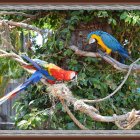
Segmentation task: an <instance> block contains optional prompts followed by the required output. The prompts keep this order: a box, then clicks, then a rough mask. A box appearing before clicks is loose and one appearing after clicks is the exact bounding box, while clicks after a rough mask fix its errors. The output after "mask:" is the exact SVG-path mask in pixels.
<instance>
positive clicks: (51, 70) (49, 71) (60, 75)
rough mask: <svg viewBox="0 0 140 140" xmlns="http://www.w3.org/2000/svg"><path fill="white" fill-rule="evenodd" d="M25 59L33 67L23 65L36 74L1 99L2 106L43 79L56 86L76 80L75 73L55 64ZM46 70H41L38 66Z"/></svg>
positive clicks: (25, 57)
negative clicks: (60, 82)
mask: <svg viewBox="0 0 140 140" xmlns="http://www.w3.org/2000/svg"><path fill="white" fill-rule="evenodd" d="M22 57H23V58H24V59H26V60H27V61H29V62H30V63H31V64H32V65H22V66H23V67H24V68H26V69H30V70H34V71H35V72H34V73H33V74H32V76H31V77H30V78H29V79H27V80H26V81H25V82H24V83H22V84H21V85H19V86H18V87H17V88H16V89H14V90H13V91H11V92H10V93H8V94H7V95H5V96H4V97H2V98H1V99H0V105H1V104H3V103H4V102H5V101H6V100H8V99H9V98H10V97H12V96H13V95H16V94H17V93H18V92H20V91H22V90H24V89H26V88H27V87H28V86H29V85H31V84H35V83H37V82H39V81H40V80H41V79H42V78H45V79H46V80H47V82H49V83H50V84H55V83H56V82H57V81H70V80H72V79H74V78H76V76H77V73H76V72H75V71H67V70H63V69H61V68H60V67H58V66H56V65H54V64H51V63H50V64H48V63H47V62H45V61H42V60H39V59H34V60H31V59H30V58H29V57H27V56H22ZM37 63H38V64H39V65H40V66H42V67H44V68H45V69H43V68H41V67H40V66H39V65H38V64H37Z"/></svg>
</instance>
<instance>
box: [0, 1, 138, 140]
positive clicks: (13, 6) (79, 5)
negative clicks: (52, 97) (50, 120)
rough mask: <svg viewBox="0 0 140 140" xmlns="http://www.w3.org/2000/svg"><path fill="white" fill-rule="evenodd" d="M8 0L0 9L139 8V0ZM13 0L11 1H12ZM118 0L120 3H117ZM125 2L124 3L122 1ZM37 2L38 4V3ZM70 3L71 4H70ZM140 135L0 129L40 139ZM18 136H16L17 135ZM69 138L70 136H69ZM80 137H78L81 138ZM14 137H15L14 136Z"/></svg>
mask: <svg viewBox="0 0 140 140" xmlns="http://www.w3.org/2000/svg"><path fill="white" fill-rule="evenodd" d="M116 1H117V0H116ZM6 2H8V0H5V3H4V2H1V5H0V9H1V10H5V9H9V10H12V9H16V10H22V9H30V10H34V9H42V10H53V9H56V10H60V9H67V10H79V9H85V10H86V9H98V10H118V9H119V10H121V9H122V10H134V9H137V10H140V2H134V1H133V0H131V1H128V3H127V2H125V1H123V0H122V1H121V0H118V1H117V3H111V2H109V0H107V2H106V3H105V2H104V3H100V2H98V1H94V2H91V1H87V3H85V2H81V3H78V2H76V1H75V2H76V3H74V2H71V1H69V2H68V3H64V2H62V4H61V3H58V1H57V2H54V1H51V2H49V1H48V2H46V3H45V1H44V0H42V1H41V2H40V1H36V2H35V3H32V2H27V1H25V2H23V1H22V3H20V2H18V1H16V0H15V1H14V0H11V1H10V0H9V2H10V3H6ZM12 2H13V3H12ZM118 2H120V4H119V3H118ZM124 2H125V3H124ZM38 3H39V4H38ZM91 3H92V4H91ZM70 4H71V5H70ZM110 135H111V136H140V130H104V131H103V130H89V131H88V130H79V131H78V130H76V131H75V130H64V131H63V130H53V131H52V130H26V131H22V130H0V137H1V136H4V137H5V136H6V137H8V136H11V137H13V136H34V137H36V136H39V137H38V138H39V139H40V138H41V137H42V136H51V137H54V138H55V136H61V137H62V136H75V137H76V136H81V138H84V137H87V136H92V137H93V136H94V137H95V136H96V137H97V136H98V137H99V136H110ZM17 138H18V137H17ZM69 138H70V137H69ZM81 138H80V139H81ZM14 139H15V138H14Z"/></svg>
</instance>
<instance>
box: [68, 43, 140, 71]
mask: <svg viewBox="0 0 140 140" xmlns="http://www.w3.org/2000/svg"><path fill="white" fill-rule="evenodd" d="M69 48H70V49H72V50H73V51H75V54H77V55H80V56H89V57H97V58H98V57H100V58H102V59H104V60H105V61H106V62H108V63H109V64H111V65H112V66H113V67H114V68H116V69H118V70H120V71H128V70H129V65H125V64H122V63H120V62H118V61H116V60H115V59H113V58H112V57H110V56H109V55H107V54H106V55H101V54H99V53H94V52H86V51H82V50H79V49H78V47H76V46H75V45H72V46H69ZM132 71H134V72H140V65H137V64H134V65H133V68H132Z"/></svg>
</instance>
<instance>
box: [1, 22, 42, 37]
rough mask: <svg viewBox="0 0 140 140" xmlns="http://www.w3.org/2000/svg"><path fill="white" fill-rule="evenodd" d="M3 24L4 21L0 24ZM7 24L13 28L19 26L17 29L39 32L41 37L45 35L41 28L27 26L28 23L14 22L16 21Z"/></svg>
mask: <svg viewBox="0 0 140 140" xmlns="http://www.w3.org/2000/svg"><path fill="white" fill-rule="evenodd" d="M2 22H3V20H0V24H2ZM5 22H7V23H8V24H9V25H11V26H17V27H21V28H25V29H27V30H33V31H36V32H38V33H39V34H41V35H42V34H43V33H44V30H42V29H40V28H37V27H36V26H33V25H29V24H26V23H22V22H14V21H5Z"/></svg>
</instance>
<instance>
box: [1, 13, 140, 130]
mask: <svg viewBox="0 0 140 140" xmlns="http://www.w3.org/2000/svg"><path fill="white" fill-rule="evenodd" d="M36 12H37V11H34V12H33V13H36ZM47 12H50V11H47ZM30 13H32V12H30ZM5 18H7V17H5ZM10 18H11V16H10V17H9V18H8V19H10ZM12 18H14V19H16V17H12ZM92 21H97V22H99V23H108V24H109V26H110V27H111V29H112V33H113V35H114V36H115V37H116V38H117V39H118V40H119V41H120V42H121V43H122V44H123V43H124V41H125V40H128V44H127V45H126V46H125V47H126V49H127V50H128V51H129V52H130V53H131V56H132V58H133V59H134V60H135V59H137V58H138V57H139V51H140V49H139V46H140V40H139V37H140V32H139V31H140V26H139V25H140V12H139V11H136V10H135V11H104V10H102V11H98V10H88V11H84V10H78V11H52V12H50V14H48V15H47V16H45V17H42V18H39V19H38V20H36V21H32V23H31V24H32V25H36V26H37V27H41V28H42V29H45V28H48V29H51V30H52V35H49V36H47V42H44V44H43V45H42V46H41V47H39V46H37V45H36V43H34V44H33V45H34V48H36V49H35V51H31V50H27V51H26V53H27V54H28V55H30V56H31V57H32V58H35V57H36V58H40V59H43V60H45V61H48V62H51V63H55V64H57V65H59V66H60V67H62V68H65V69H71V70H75V71H77V72H78V83H77V84H75V83H69V85H72V88H71V90H72V92H73V94H74V96H76V97H77V98H80V99H81V98H86V99H98V98H103V97H105V96H107V95H108V94H110V93H112V92H113V91H114V90H115V89H116V87H117V86H118V85H119V84H120V83H121V81H122V80H123V77H124V76H125V73H122V72H119V71H118V70H116V69H114V68H113V67H112V66H110V65H109V64H108V63H105V62H104V61H103V60H101V59H98V58H91V57H81V56H78V55H75V54H74V53H73V51H72V50H70V49H69V48H68V46H69V44H73V42H71V37H72V33H73V31H75V29H76V28H78V26H79V24H81V23H90V22H92ZM17 31H18V32H21V31H23V29H20V30H19V29H18V30H17ZM27 32H28V31H27ZM24 33H25V31H24ZM15 34H16V33H15ZM27 34H28V33H27ZM13 35H14V32H13ZM16 35H17V34H16ZM14 36H15V35H14ZM17 38H18V35H17ZM31 38H32V39H35V34H34V33H31ZM14 42H15V43H16V45H17V46H20V43H18V42H17V41H14ZM15 43H13V44H15ZM19 50H20V49H19ZM6 62H7V60H6V61H3V64H2V67H6V68H7V71H6V73H7V72H8V73H7V75H10V70H9V69H11V76H13V77H14V74H17V73H18V72H17V71H16V69H18V71H19V67H18V66H16V67H14V70H15V71H13V67H11V66H12V63H14V62H12V63H11V62H10V67H9V65H8V67H7V65H6ZM126 63H127V64H130V62H129V61H126ZM8 64H9V63H8ZM2 67H1V69H2ZM19 74H21V73H19ZM136 80H138V79H137V74H132V75H130V77H129V78H128V80H127V82H126V83H125V85H124V86H123V87H122V89H121V90H120V91H118V92H117V93H116V95H114V96H113V97H111V98H110V99H108V100H106V101H104V102H101V103H96V104H95V106H96V108H97V109H99V110H100V113H101V114H102V115H112V114H114V113H115V114H123V113H126V112H128V111H130V110H131V109H132V108H135V109H139V108H140V105H139V102H140V95H139V94H138V93H136V89H137V87H138V86H139V85H138V84H137V82H136ZM42 88H44V87H43V86H41V87H40V88H39V89H37V88H36V87H30V88H28V90H27V94H23V96H22V97H21V99H20V100H19V101H18V102H17V103H15V108H16V109H17V114H16V117H15V122H16V126H17V128H18V129H79V128H78V127H77V126H75V124H74V123H73V121H72V120H71V119H70V118H69V116H68V115H67V113H66V112H65V111H64V109H63V108H62V105H61V104H60V103H59V101H58V100H55V107H54V108H53V113H52V114H49V113H48V112H49V110H50V108H51V107H52V106H53V105H52V100H50V97H49V96H48V95H47V94H42V92H43V91H42ZM45 92H46V89H45ZM47 108H49V109H47ZM71 110H72V112H73V113H74V115H75V116H76V118H77V119H78V120H79V121H80V122H81V123H83V124H84V125H85V126H86V127H88V128H89V129H117V127H116V126H115V125H114V124H112V123H102V122H94V121H93V120H92V119H91V118H90V117H87V116H86V115H84V114H82V113H79V112H76V111H74V110H73V108H72V107H71ZM135 129H140V128H139V126H136V128H135Z"/></svg>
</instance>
